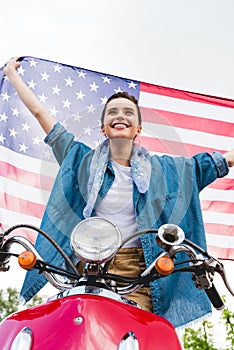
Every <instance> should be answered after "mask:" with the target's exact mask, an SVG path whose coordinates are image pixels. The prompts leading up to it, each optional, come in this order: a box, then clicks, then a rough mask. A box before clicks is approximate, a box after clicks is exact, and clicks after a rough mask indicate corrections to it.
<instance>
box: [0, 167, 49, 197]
mask: <svg viewBox="0 0 234 350" xmlns="http://www.w3.org/2000/svg"><path fill="white" fill-rule="evenodd" d="M0 176H3V177H6V178H8V179H10V180H13V181H16V182H18V183H21V184H22V185H27V186H32V187H35V188H40V189H43V190H46V191H51V189H52V186H53V182H54V179H53V178H51V177H49V176H45V175H41V174H36V173H33V172H30V171H26V170H23V169H19V168H17V167H16V166H14V165H12V164H10V163H7V162H3V161H0Z"/></svg>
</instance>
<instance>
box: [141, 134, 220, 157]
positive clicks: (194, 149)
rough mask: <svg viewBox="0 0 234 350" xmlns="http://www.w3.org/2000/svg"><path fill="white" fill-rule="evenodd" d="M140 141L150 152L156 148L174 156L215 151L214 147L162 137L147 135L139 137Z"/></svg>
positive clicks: (190, 155)
mask: <svg viewBox="0 0 234 350" xmlns="http://www.w3.org/2000/svg"><path fill="white" fill-rule="evenodd" d="M141 143H142V145H144V146H145V147H146V148H147V149H148V150H149V151H151V152H153V151H155V150H157V153H161V154H173V155H175V156H185V157H192V156H193V155H195V154H197V153H200V152H214V151H217V149H215V148H209V147H202V146H197V145H191V144H186V143H182V142H176V141H170V140H164V139H156V138H155V137H148V136H147V137H144V136H143V137H141ZM220 152H221V153H225V151H224V150H220Z"/></svg>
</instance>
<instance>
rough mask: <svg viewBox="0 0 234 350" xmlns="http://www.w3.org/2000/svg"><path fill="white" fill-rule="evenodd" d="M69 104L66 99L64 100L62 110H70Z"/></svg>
mask: <svg viewBox="0 0 234 350" xmlns="http://www.w3.org/2000/svg"><path fill="white" fill-rule="evenodd" d="M70 105H71V102H70V101H69V100H68V99H67V98H66V100H64V101H63V108H68V109H69V108H70Z"/></svg>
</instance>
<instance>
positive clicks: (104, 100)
mask: <svg viewBox="0 0 234 350" xmlns="http://www.w3.org/2000/svg"><path fill="white" fill-rule="evenodd" d="M100 100H101V104H102V105H105V104H106V103H107V97H106V96H104V97H100Z"/></svg>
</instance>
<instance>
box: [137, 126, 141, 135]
mask: <svg viewBox="0 0 234 350" xmlns="http://www.w3.org/2000/svg"><path fill="white" fill-rule="evenodd" d="M141 130H142V125H138V127H137V133H138V134H140V133H141Z"/></svg>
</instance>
